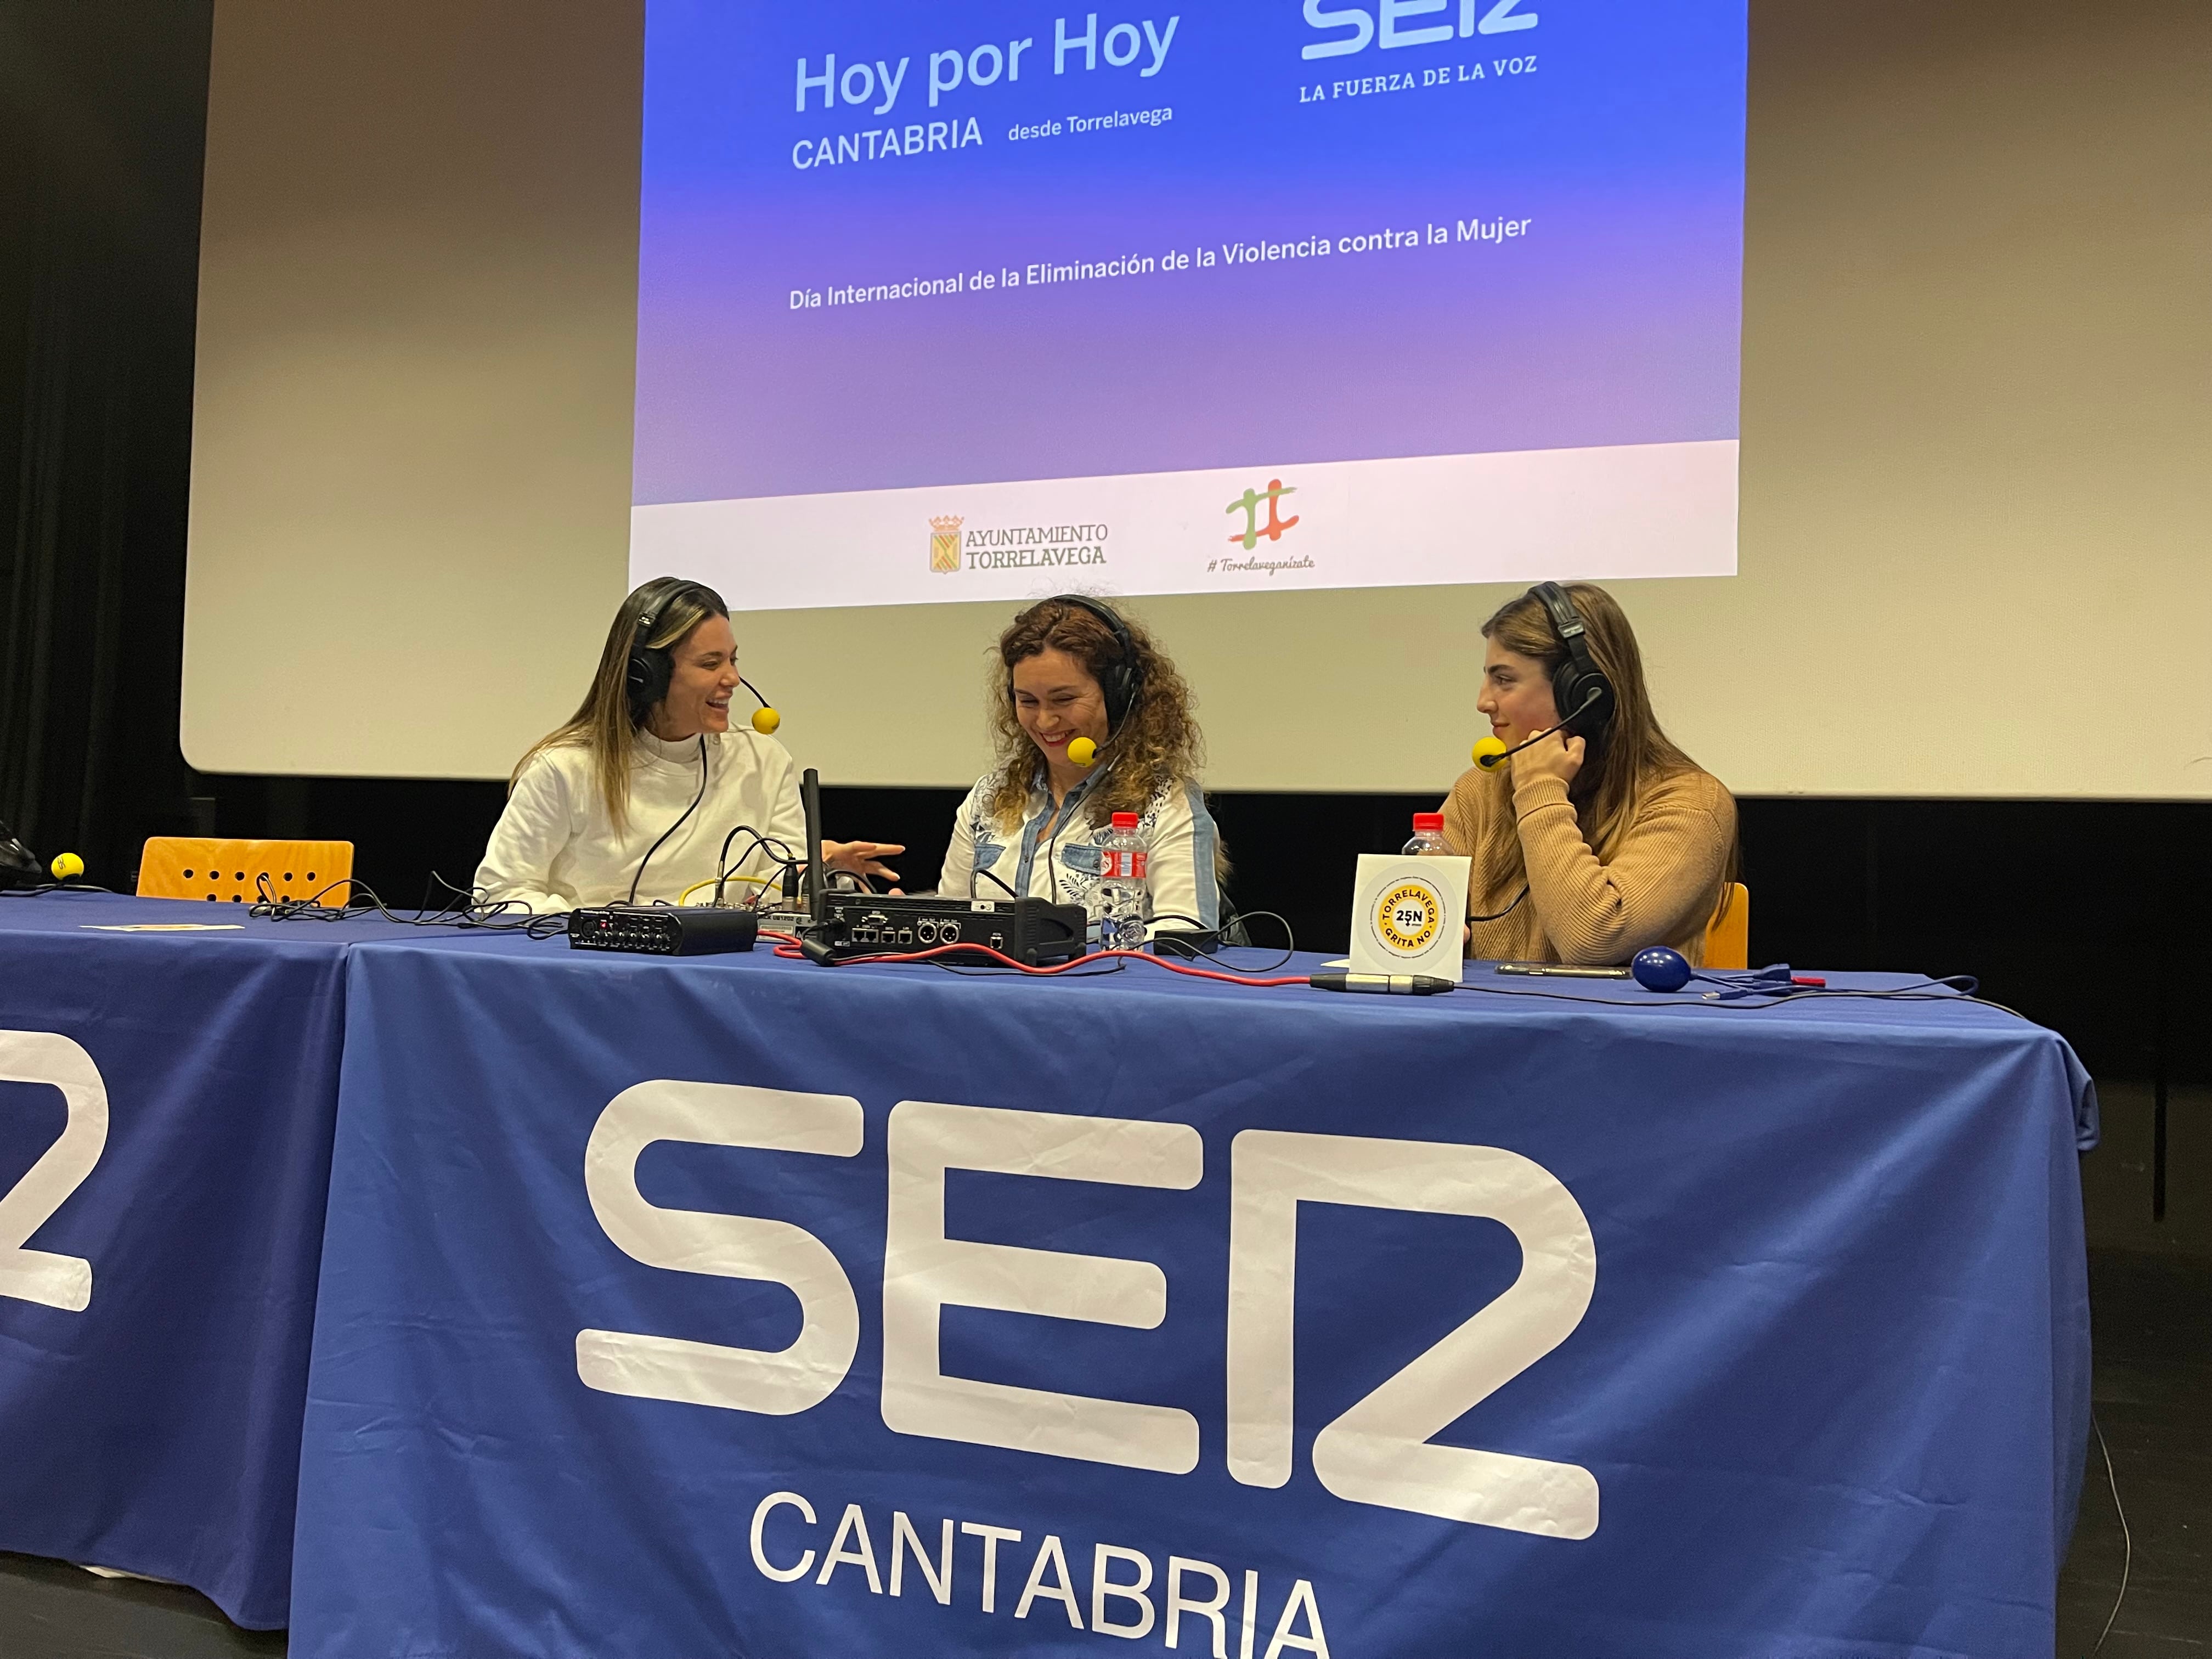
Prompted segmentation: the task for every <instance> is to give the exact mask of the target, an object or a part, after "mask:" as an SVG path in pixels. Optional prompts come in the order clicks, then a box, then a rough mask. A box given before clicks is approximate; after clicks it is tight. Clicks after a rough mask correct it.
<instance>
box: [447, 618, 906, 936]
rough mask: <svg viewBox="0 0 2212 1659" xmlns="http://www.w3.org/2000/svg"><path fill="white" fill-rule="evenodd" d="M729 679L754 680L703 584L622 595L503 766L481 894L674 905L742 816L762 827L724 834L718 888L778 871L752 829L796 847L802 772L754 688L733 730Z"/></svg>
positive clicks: (872, 854) (868, 857) (873, 862)
mask: <svg viewBox="0 0 2212 1659" xmlns="http://www.w3.org/2000/svg"><path fill="white" fill-rule="evenodd" d="M740 687H743V688H744V690H747V691H752V687H751V685H750V684H749V683H748V682H747V681H746V680H745V678H744V676H742V675H741V674H739V673H738V647H737V640H736V638H735V636H734V635H732V632H731V629H730V608H729V606H727V605H725V604H723V603H722V599H721V596H720V594H719V593H717V592H714V589H713V588H711V587H708V586H704V585H703V584H702V583H699V582H694V581H685V580H682V579H680V578H678V577H674V576H661V577H656V578H655V579H654V580H652V581H649V582H647V583H646V584H645V585H644V586H641V587H640V588H639V589H638V590H637V591H636V592H634V593H632V594H631V595H630V596H629V598H628V599H624V600H623V604H622V609H621V610H620V611H617V612H616V613H615V620H614V625H613V626H612V627H611V628H610V629H608V630H607V642H606V647H605V649H604V650H603V651H602V652H601V653H599V670H598V671H597V672H596V673H595V674H594V675H593V676H592V689H591V690H590V691H589V692H587V693H586V695H585V697H584V701H583V703H582V705H581V706H580V708H578V709H577V710H576V712H575V714H574V716H572V717H571V718H570V719H569V720H568V723H567V724H566V725H564V726H561V727H559V728H558V729H557V730H556V731H553V732H549V733H548V734H547V735H546V736H544V737H543V738H539V739H538V742H537V743H536V744H533V745H532V747H531V750H530V752H529V753H528V754H526V755H525V756H524V757H522V760H521V762H520V764H518V765H517V766H516V767H515V769H514V775H513V780H512V781H511V782H510V784H509V786H508V793H507V810H506V811H504V812H502V813H501V815H500V820H499V823H498V824H497V825H496V826H495V828H494V829H493V830H492V832H491V841H490V843H489V845H488V846H487V847H486V848H484V857H483V864H481V865H480V866H477V875H476V885H477V897H478V899H479V901H480V902H485V903H500V902H513V903H520V904H522V905H526V906H527V907H528V908H530V909H532V910H533V911H537V912H539V913H541V914H542V913H544V912H548V911H558V910H568V909H574V908H576V907H578V906H580V905H599V904H621V903H633V902H634V903H640V904H646V903H653V902H670V903H673V902H676V901H677V900H678V898H679V897H680V896H682V895H683V894H684V892H685V891H686V890H690V889H691V888H693V887H696V886H697V885H698V884H700V883H702V882H711V881H712V880H713V879H714V875H715V862H716V860H717V859H718V858H719V857H720V853H721V848H722V846H723V843H724V842H725V840H726V839H728V838H729V836H730V835H731V832H732V830H738V829H739V826H744V827H745V828H747V829H751V830H754V831H757V832H758V834H757V836H754V835H748V834H745V833H743V832H742V831H740V833H738V835H737V836H736V837H735V839H734V840H733V841H732V842H730V851H731V854H732V863H731V865H730V866H729V869H728V873H729V874H730V875H731V876H732V878H733V881H732V885H731V886H730V888H729V889H728V890H727V895H726V896H729V897H734V896H736V895H738V894H739V893H750V892H755V891H757V890H759V888H760V886H761V885H762V884H764V883H767V882H769V881H771V880H772V879H774V878H775V876H776V874H777V872H778V870H779V867H780V866H778V863H777V861H776V859H775V857H773V856H771V853H770V849H769V848H765V847H763V845H762V844H761V839H762V838H765V839H766V840H768V841H769V842H776V843H780V845H779V846H778V847H777V848H775V851H776V852H777V853H781V852H782V851H784V850H785V849H788V851H789V852H790V854H793V855H794V856H800V857H803V856H804V850H803V849H804V843H805V815H804V813H803V812H802V811H801V809H800V806H799V769H798V768H797V766H796V765H794V764H793V761H792V758H791V756H790V754H789V753H788V751H787V750H785V748H784V746H783V745H782V744H780V743H778V742H777V741H776V740H775V738H773V737H770V736H769V735H768V733H769V732H773V731H774V730H775V726H776V717H775V713H774V711H773V710H771V709H769V708H768V706H767V704H766V702H765V701H763V702H762V712H761V713H760V714H757V715H755V716H754V717H753V720H752V724H751V726H750V727H748V728H744V729H737V730H733V729H732V726H731V724H730V700H731V698H732V696H733V695H734V694H735V693H736V692H737V691H738V689H739V688H740ZM752 695H753V696H754V697H755V698H759V696H760V694H759V693H758V692H757V691H753V692H752ZM904 850H905V849H904V848H902V847H895V846H885V845H882V844H879V843H878V842H823V847H822V855H823V861H824V863H825V864H827V865H829V866H830V867H832V868H835V869H841V870H849V871H853V872H860V873H864V874H869V875H881V876H892V875H894V874H895V872H892V871H890V870H889V869H887V868H886V867H885V866H884V865H883V864H881V863H880V862H878V860H881V859H884V858H886V857H889V856H890V855H892V854H896V853H900V852H903V851H904ZM709 896H711V890H710V891H709V892H702V893H700V894H698V895H697V896H696V898H695V902H703V901H704V900H706V899H707V898H708V897H709Z"/></svg>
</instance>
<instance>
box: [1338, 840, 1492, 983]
mask: <svg viewBox="0 0 2212 1659" xmlns="http://www.w3.org/2000/svg"><path fill="white" fill-rule="evenodd" d="M1468 867H1469V861H1468V860H1466V859H1462V858H1442V857H1429V858H1407V857H1406V856H1404V855H1403V854H1395V853H1362V854H1360V855H1359V874H1358V878H1356V879H1355V880H1354V881H1353V883H1352V968H1353V969H1354V970H1355V971H1356V972H1358V973H1363V974H1430V975H1435V976H1436V977H1437V978H1439V979H1457V978H1459V976H1460V969H1461V964H1462V961H1463V960H1464V957H1463V947H1462V943H1461V929H1462V927H1464V926H1465V925H1466V921H1467V882H1468Z"/></svg>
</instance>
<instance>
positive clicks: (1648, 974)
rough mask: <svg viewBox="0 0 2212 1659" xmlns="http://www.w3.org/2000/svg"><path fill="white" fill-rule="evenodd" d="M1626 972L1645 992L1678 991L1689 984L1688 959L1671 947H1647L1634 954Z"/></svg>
mask: <svg viewBox="0 0 2212 1659" xmlns="http://www.w3.org/2000/svg"><path fill="white" fill-rule="evenodd" d="M1628 971H1629V972H1630V973H1632V974H1633V975H1636V982H1637V983H1638V985H1641V986H1642V987H1644V989H1645V990H1647V991H1679V990H1680V989H1681V988H1682V987H1684V986H1685V985H1687V984H1688V983H1689V982H1690V959H1689V958H1688V957H1686V956H1684V955H1683V954H1682V953H1681V952H1680V951H1677V950H1675V949H1674V948H1673V947H1672V946H1671V945H1648V946H1646V947H1645V948H1644V949H1643V950H1641V951H1638V952H1637V953H1636V959H1635V960H1634V961H1633V962H1632V963H1629V964H1628Z"/></svg>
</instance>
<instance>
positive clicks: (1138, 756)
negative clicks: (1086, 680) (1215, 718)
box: [990, 599, 1205, 829]
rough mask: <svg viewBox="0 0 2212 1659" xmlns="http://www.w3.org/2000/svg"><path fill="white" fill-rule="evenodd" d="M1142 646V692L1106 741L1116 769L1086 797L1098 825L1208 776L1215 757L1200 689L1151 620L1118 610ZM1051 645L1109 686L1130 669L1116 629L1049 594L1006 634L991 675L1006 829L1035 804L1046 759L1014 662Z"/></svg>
mask: <svg viewBox="0 0 2212 1659" xmlns="http://www.w3.org/2000/svg"><path fill="white" fill-rule="evenodd" d="M1115 615H1117V616H1119V617H1121V624H1122V626H1123V627H1124V628H1126V629H1128V632H1129V642H1130V644H1132V645H1133V646H1134V647H1136V651H1137V660H1136V663H1135V670H1136V683H1137V688H1138V689H1137V696H1136V701H1135V702H1133V703H1132V704H1131V705H1130V707H1129V711H1128V712H1127V714H1124V715H1123V716H1122V717H1121V724H1120V725H1119V726H1115V728H1114V732H1113V734H1112V735H1111V736H1110V737H1109V738H1107V739H1106V741H1105V742H1104V743H1103V744H1099V746H1098V758H1099V763H1100V764H1101V765H1102V766H1109V770H1107V771H1106V772H1105V773H1104V774H1103V775H1102V776H1101V777H1100V779H1099V787H1097V789H1095V790H1093V791H1092V792H1091V795H1090V796H1089V798H1088V799H1086V800H1085V803H1084V805H1085V812H1086V815H1087V817H1088V818H1089V821H1090V822H1091V823H1092V824H1093V825H1094V826H1095V825H1097V824H1102V823H1106V822H1107V821H1108V820H1109V818H1110V817H1112V815H1113V814H1114V813H1115V812H1141V811H1144V810H1145V809H1146V807H1148V806H1150V805H1152V798H1153V797H1154V796H1155V795H1157V794H1158V793H1160V791H1161V790H1162V789H1163V788H1164V787H1167V786H1168V785H1169V784H1170V783H1173V782H1176V781H1188V780H1189V779H1193V778H1195V777H1196V776H1197V775H1198V770H1199V766H1200V763H1201V762H1202V761H1203V759H1204V758H1205V757H1204V740H1203V739H1202V738H1200V736H1199V731H1198V722H1197V721H1196V720H1193V719H1192V718H1191V712H1190V710H1191V695H1190V687H1189V685H1188V684H1187V683H1186V682H1185V681H1184V679H1183V677H1182V675H1181V674H1179V673H1177V672H1176V665H1174V664H1173V663H1171V662H1170V661H1169V660H1168V659H1167V658H1166V656H1165V655H1164V654H1163V653H1161V651H1160V648H1159V647H1158V646H1156V645H1154V644H1153V643H1152V635H1150V634H1149V633H1147V632H1146V629H1145V628H1144V625H1143V624H1142V623H1139V622H1137V621H1136V620H1135V619H1134V618H1133V617H1130V616H1129V615H1128V614H1127V612H1126V611H1116V612H1115ZM1044 651H1065V652H1066V653H1067V654H1068V655H1069V656H1071V657H1073V658H1074V659H1076V661H1078V662H1079V663H1081V664H1082V665H1084V667H1085V669H1087V670H1089V671H1090V673H1091V678H1093V679H1095V680H1097V682H1098V683H1099V684H1101V685H1103V684H1106V682H1107V681H1108V680H1109V678H1111V677H1112V675H1113V674H1114V672H1115V670H1116V669H1118V668H1119V667H1120V666H1121V641H1118V640H1116V639H1115V637H1114V630H1113V629H1111V628H1109V627H1108V626H1107V625H1106V623H1104V622H1103V621H1102V620H1101V619H1100V618H1099V617H1096V616H1094V615H1093V614H1092V613H1091V611H1087V610H1085V609H1084V608H1083V607H1082V606H1081V605H1071V604H1069V603H1068V602H1067V601H1066V599H1041V600H1039V601H1038V602H1037V603H1036V604H1035V605H1031V606H1030V608H1029V609H1028V610H1026V611H1023V612H1022V613H1021V615H1019V616H1018V617H1015V618H1014V619H1013V621H1012V622H1011V623H1008V624H1007V625H1006V632H1004V633H1003V634H1001V635H999V644H998V648H997V650H996V651H995V652H994V653H993V662H992V665H991V671H990V692H991V737H992V742H993V744H994V747H995V749H996V750H997V757H996V761H995V781H994V784H993V786H992V789H991V816H992V817H993V818H994V819H995V820H996V821H997V822H998V823H999V824H1000V827H1001V828H1003V829H1015V828H1018V826H1019V825H1020V823H1021V822H1022V819H1023V817H1024V815H1025V814H1026V813H1027V811H1028V810H1029V799H1030V788H1031V787H1033V785H1034V783H1035V781H1036V773H1037V768H1038V767H1039V766H1040V765H1042V757H1040V756H1039V755H1038V754H1037V751H1036V744H1033V743H1031V742H1030V735H1029V733H1028V732H1024V731H1023V730H1022V723H1021V721H1020V720H1018V719H1016V718H1015V716H1014V700H1013V697H1012V694H1011V692H1010V690H1009V684H1010V682H1011V678H1012V674H1013V671H1014V665H1015V664H1016V663H1018V662H1025V661H1027V660H1028V659H1030V658H1031V657H1034V656H1036V655H1037V654H1038V653H1041V652H1044Z"/></svg>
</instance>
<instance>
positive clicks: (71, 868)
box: [47, 853, 84, 881]
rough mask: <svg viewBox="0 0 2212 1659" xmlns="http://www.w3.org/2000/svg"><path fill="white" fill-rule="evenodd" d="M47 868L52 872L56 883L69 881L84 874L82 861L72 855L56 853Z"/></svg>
mask: <svg viewBox="0 0 2212 1659" xmlns="http://www.w3.org/2000/svg"><path fill="white" fill-rule="evenodd" d="M47 868H49V869H50V870H52V872H54V879H55V880H56V881H69V880H71V879H73V878H76V877H78V876H81V875H82V874H83V873H84V860H82V859H81V858H79V857H78V856H77V855H76V854H74V853H57V854H54V861H53V862H52V864H51V865H49V866H47Z"/></svg>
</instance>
